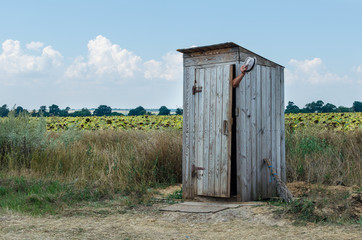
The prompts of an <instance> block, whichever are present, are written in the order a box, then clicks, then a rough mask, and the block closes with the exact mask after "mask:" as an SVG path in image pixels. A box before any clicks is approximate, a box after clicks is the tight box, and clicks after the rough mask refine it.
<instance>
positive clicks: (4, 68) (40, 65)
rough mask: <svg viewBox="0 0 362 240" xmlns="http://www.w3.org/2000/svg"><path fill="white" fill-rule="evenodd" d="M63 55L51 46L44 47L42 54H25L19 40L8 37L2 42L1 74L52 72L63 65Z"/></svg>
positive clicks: (3, 75) (6, 75)
mask: <svg viewBox="0 0 362 240" xmlns="http://www.w3.org/2000/svg"><path fill="white" fill-rule="evenodd" d="M62 59H63V57H62V55H61V54H60V53H59V52H58V51H56V50H54V49H53V48H52V47H51V46H47V47H45V48H43V49H42V53H41V55H40V56H36V55H27V54H25V53H24V52H23V51H22V49H21V46H20V42H19V41H17V40H12V39H8V40H6V41H4V42H3V44H2V53H1V54H0V74H1V75H2V77H9V76H18V75H22V76H24V74H25V75H29V74H30V75H29V76H30V77H31V74H33V73H42V74H44V73H50V72H51V71H52V70H54V68H58V67H60V66H61V65H62Z"/></svg>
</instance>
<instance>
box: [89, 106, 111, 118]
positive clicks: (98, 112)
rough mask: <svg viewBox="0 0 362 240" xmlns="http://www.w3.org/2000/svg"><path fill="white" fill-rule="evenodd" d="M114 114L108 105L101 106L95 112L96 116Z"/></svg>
mask: <svg viewBox="0 0 362 240" xmlns="http://www.w3.org/2000/svg"><path fill="white" fill-rule="evenodd" d="M111 113H112V108H111V107H109V106H107V105H99V107H98V108H96V109H95V110H94V112H93V115H94V116H109V115H111Z"/></svg>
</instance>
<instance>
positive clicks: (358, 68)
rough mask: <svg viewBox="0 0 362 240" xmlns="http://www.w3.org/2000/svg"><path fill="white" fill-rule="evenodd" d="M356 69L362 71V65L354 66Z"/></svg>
mask: <svg viewBox="0 0 362 240" xmlns="http://www.w3.org/2000/svg"><path fill="white" fill-rule="evenodd" d="M354 70H355V71H356V73H362V65H359V66H357V67H354Z"/></svg>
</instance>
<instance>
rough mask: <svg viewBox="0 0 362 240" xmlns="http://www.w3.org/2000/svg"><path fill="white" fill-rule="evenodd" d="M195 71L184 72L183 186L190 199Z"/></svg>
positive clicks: (189, 69) (185, 195)
mask: <svg viewBox="0 0 362 240" xmlns="http://www.w3.org/2000/svg"><path fill="white" fill-rule="evenodd" d="M191 71H193V69H192V68H191V67H190V68H185V71H184V90H183V92H184V99H183V100H184V102H183V105H184V112H183V136H182V138H183V141H182V142H183V149H182V153H183V154H182V156H183V157H182V159H183V161H182V175H183V178H182V185H183V189H184V191H183V197H184V198H186V199H188V198H191V197H192V193H191V192H192V191H191V175H190V172H191V171H190V167H189V166H190V165H189V164H190V119H189V117H190V101H191V99H190V98H191V94H192V93H191V85H190V78H191V76H190V72H191Z"/></svg>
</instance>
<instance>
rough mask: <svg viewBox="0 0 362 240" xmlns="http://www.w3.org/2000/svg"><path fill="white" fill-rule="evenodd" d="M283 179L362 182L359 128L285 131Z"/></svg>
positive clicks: (361, 135)
mask: <svg viewBox="0 0 362 240" xmlns="http://www.w3.org/2000/svg"><path fill="white" fill-rule="evenodd" d="M286 162H287V179H288V181H289V182H292V181H305V182H310V183H320V184H326V185H346V186H351V185H358V186H361V184H362V130H360V129H358V130H354V131H347V132H338V131H332V130H326V129H316V128H305V129H302V130H298V131H290V130H288V129H287V130H286Z"/></svg>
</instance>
